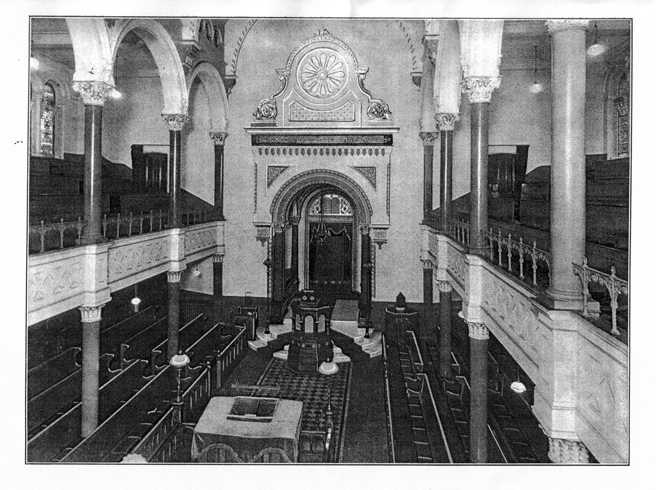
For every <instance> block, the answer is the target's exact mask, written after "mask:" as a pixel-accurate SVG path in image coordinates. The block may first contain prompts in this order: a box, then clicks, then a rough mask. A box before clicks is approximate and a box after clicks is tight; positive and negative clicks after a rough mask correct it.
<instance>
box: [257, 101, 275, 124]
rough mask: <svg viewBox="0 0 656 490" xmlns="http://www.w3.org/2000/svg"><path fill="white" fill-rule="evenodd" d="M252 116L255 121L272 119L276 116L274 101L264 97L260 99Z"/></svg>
mask: <svg viewBox="0 0 656 490" xmlns="http://www.w3.org/2000/svg"><path fill="white" fill-rule="evenodd" d="M253 117H254V118H255V120H257V121H266V120H273V119H275V118H276V117H278V107H277V106H276V101H275V100H272V99H264V100H263V101H261V102H260V105H258V106H257V109H256V110H255V112H254V113H253Z"/></svg>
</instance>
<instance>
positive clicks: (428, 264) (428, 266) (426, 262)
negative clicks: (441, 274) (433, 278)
mask: <svg viewBox="0 0 656 490" xmlns="http://www.w3.org/2000/svg"><path fill="white" fill-rule="evenodd" d="M421 267H422V269H424V270H433V263H432V262H431V261H430V260H426V259H422V261H421Z"/></svg>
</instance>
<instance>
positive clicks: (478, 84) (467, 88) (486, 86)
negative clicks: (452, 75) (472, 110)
mask: <svg viewBox="0 0 656 490" xmlns="http://www.w3.org/2000/svg"><path fill="white" fill-rule="evenodd" d="M500 85H501V77H467V78H465V79H464V80H463V81H462V85H461V87H462V91H463V93H464V94H466V95H467V97H468V98H469V103H470V104H477V103H482V102H490V100H492V91H493V90H494V89H495V88H499V86H500Z"/></svg>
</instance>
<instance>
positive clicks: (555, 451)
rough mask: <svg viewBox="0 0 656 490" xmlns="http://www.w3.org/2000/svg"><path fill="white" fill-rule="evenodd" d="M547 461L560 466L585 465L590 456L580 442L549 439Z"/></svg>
mask: <svg viewBox="0 0 656 490" xmlns="http://www.w3.org/2000/svg"><path fill="white" fill-rule="evenodd" d="M549 459H550V460H551V461H553V462H554V463H560V464H585V463H588V462H589V461H590V455H589V453H588V448H587V447H585V444H583V443H582V442H581V441H575V440H572V439H557V438H553V437H550V438H549Z"/></svg>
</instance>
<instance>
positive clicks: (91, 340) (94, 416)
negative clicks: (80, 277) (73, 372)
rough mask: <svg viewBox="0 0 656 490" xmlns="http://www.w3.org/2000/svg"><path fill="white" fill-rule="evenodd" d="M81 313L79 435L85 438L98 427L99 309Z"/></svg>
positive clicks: (90, 309)
mask: <svg viewBox="0 0 656 490" xmlns="http://www.w3.org/2000/svg"><path fill="white" fill-rule="evenodd" d="M101 308H102V307H90V308H86V307H83V308H81V309H80V310H81V312H82V424H81V430H80V434H81V435H82V437H87V436H88V435H89V434H91V433H92V432H93V431H94V430H96V428H97V427H98V389H99V360H98V358H99V356H100V309H101Z"/></svg>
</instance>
